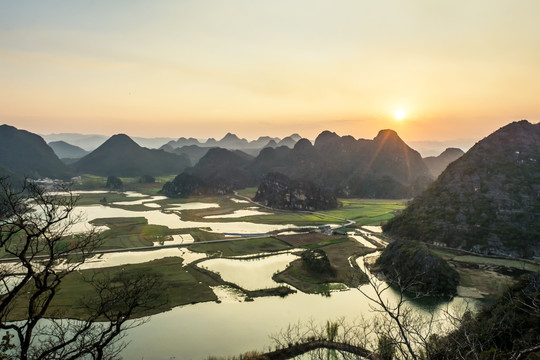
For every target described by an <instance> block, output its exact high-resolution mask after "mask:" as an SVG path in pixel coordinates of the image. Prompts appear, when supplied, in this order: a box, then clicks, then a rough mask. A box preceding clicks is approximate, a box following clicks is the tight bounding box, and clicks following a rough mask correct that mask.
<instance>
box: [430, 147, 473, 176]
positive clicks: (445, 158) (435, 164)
mask: <svg viewBox="0 0 540 360" xmlns="http://www.w3.org/2000/svg"><path fill="white" fill-rule="evenodd" d="M463 154H465V153H464V152H463V150H461V149H457V148H448V149H446V150H444V151H443V152H442V153H441V154H440V155H439V156H428V157H425V158H424V163H425V164H426V166H427V167H428V169H429V171H430V172H431V175H433V177H434V178H437V177H438V176H439V175H440V174H441V173H442V172H443V171H444V169H446V167H447V166H448V164H450V163H451V162H452V161H455V160H457V159H459V158H460V157H461V156H463Z"/></svg>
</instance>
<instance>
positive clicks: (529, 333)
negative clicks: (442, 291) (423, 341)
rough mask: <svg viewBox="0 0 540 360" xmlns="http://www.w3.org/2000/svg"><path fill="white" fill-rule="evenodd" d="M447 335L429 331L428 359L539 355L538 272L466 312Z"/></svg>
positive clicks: (539, 290)
mask: <svg viewBox="0 0 540 360" xmlns="http://www.w3.org/2000/svg"><path fill="white" fill-rule="evenodd" d="M458 322H459V326H458V328H457V329H456V330H455V331H452V332H451V333H450V334H448V335H446V336H439V335H435V334H434V335H432V336H431V338H430V341H429V342H428V344H427V353H428V354H429V359H430V360H439V359H440V360H444V359H457V358H464V359H494V360H498V359H501V360H503V359H504V360H506V359H529V360H533V359H539V358H540V276H539V275H538V274H533V275H530V276H526V277H524V278H522V280H521V281H520V282H519V283H518V284H517V285H516V286H514V287H512V288H510V289H509V290H508V291H506V292H505V293H504V294H503V296H501V297H500V299H499V300H498V301H497V302H496V303H495V304H493V305H491V306H487V307H485V308H483V309H482V310H481V311H480V312H479V313H478V314H476V315H473V314H471V313H466V314H465V316H464V317H463V318H462V319H458Z"/></svg>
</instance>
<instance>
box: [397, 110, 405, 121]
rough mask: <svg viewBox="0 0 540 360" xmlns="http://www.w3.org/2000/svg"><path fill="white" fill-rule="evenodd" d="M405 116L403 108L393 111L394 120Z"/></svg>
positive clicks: (399, 119)
mask: <svg viewBox="0 0 540 360" xmlns="http://www.w3.org/2000/svg"><path fill="white" fill-rule="evenodd" d="M406 116H407V113H406V112H405V110H404V109H397V110H396V111H395V112H394V117H395V118H396V120H398V121H401V120H403V119H405V117H406Z"/></svg>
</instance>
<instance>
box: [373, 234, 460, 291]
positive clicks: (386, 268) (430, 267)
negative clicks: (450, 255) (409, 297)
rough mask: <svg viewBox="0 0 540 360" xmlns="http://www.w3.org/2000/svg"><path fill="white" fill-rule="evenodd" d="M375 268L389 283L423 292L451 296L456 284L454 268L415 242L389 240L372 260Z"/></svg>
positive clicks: (456, 277)
mask: <svg viewBox="0 0 540 360" xmlns="http://www.w3.org/2000/svg"><path fill="white" fill-rule="evenodd" d="M375 270H376V271H378V272H380V273H382V274H384V275H385V278H386V279H387V281H389V282H390V283H393V284H396V285H398V286H400V287H402V288H403V289H405V290H406V291H409V292H414V293H417V294H423V295H433V296H454V295H455V294H456V292H457V285H458V283H459V274H458V273H457V271H456V270H455V269H454V268H452V267H451V266H450V265H448V263H446V261H444V260H443V259H441V258H440V257H439V256H438V255H436V254H434V253H433V252H431V251H430V250H429V249H428V248H427V247H426V245H424V244H422V243H419V242H416V241H407V240H400V241H395V242H393V243H390V244H389V245H388V246H387V247H386V249H384V251H383V252H382V254H381V256H379V258H378V259H377V261H376V262H375Z"/></svg>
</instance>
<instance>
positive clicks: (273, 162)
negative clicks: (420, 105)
mask: <svg viewBox="0 0 540 360" xmlns="http://www.w3.org/2000/svg"><path fill="white" fill-rule="evenodd" d="M5 127H6V129H11V131H15V132H16V133H17V134H19V135H20V136H22V135H21V134H24V138H25V139H26V138H28V139H29V138H32V139H33V140H32V141H31V142H39V143H41V145H40V146H43V145H44V144H43V143H44V141H43V139H42V138H41V137H39V136H37V135H35V134H31V133H28V132H25V131H22V130H17V129H15V128H13V127H9V126H5ZM30 135H33V136H30ZM60 135H62V134H59V135H58V136H60ZM67 135H69V137H71V139H72V140H77V141H79V142H81V141H83V140H84V141H87V143H88V142H89V141H94V142H96V141H98V140H99V141H101V140H103V139H101V138H99V137H98V136H95V135H92V136H89V137H86V138H84V137H83V138H82V137H81V136H80V135H78V134H63V135H62V136H67ZM19 142H20V143H21V142H22V141H19ZM6 143H7V142H6ZM189 144H191V145H189ZM196 144H198V145H196ZM173 145H174V146H176V145H182V146H181V147H176V148H175V147H173ZM201 145H204V146H201ZM45 146H46V144H45ZM205 146H208V147H205ZM255 146H259V147H260V148H255ZM261 146H262V147H261ZM225 147H228V148H225ZM238 147H245V149H244V150H238V149H235V148H238ZM34 148H35V149H37V147H34ZM51 148H52V149H54V150H55V151H56V154H55V153H53V152H52V150H51ZM17 149H18V148H17V147H16V146H11V147H7V148H5V151H4V154H3V155H4V157H7V156H8V155H9V156H10V157H11V158H12V159H18V158H19V157H20V154H21V152H20V151H19V150H17ZM25 149H26V150H25V151H27V152H26V153H25V154H26V155H25V156H24V159H23V160H22V161H21V164H22V163H24V162H25V161H30V160H27V159H38V158H39V157H40V156H43V154H48V155H47V156H48V160H47V161H48V162H49V163H51V164H52V163H55V164H56V165H54V166H52V165H51V166H47V169H48V171H43V170H42V169H41V168H40V167H39V166H38V165H41V164H43V163H47V161H39V164H35V166H29V167H27V168H26V169H22V168H19V167H18V166H19V165H20V164H17V161H15V162H11V163H10V162H7V161H4V162H0V174H7V175H12V174H19V175H20V174H24V175H27V176H31V177H36V176H41V177H43V176H48V177H56V178H66V177H69V176H71V175H75V174H84V173H88V174H94V175H100V176H119V177H140V176H143V175H150V176H159V175H170V174H171V173H172V174H174V173H177V174H178V173H182V172H184V171H185V172H186V173H187V174H189V175H190V176H191V177H190V178H189V181H191V182H193V179H195V180H196V181H195V182H199V183H201V184H203V183H204V186H205V187H206V188H208V189H219V191H230V190H232V189H237V188H240V187H245V186H258V185H259V184H260V183H261V181H262V179H263V177H264V176H265V175H266V174H268V173H278V174H283V175H286V176H287V177H289V178H290V179H291V181H297V182H298V181H299V182H306V181H308V182H311V183H313V184H314V186H316V187H318V188H321V189H325V190H329V191H331V192H332V193H334V194H335V195H337V196H342V197H347V196H361V197H371V198H377V197H380V198H404V197H411V196H413V195H415V194H417V193H418V192H419V191H421V190H422V189H424V188H425V187H426V186H427V184H429V183H430V182H431V181H432V175H431V173H430V170H429V169H428V167H427V166H426V165H425V162H424V161H423V160H422V158H421V156H420V154H419V153H418V152H416V151H415V150H413V149H411V148H410V147H409V146H407V144H405V142H403V140H401V138H400V137H399V136H398V135H397V133H395V132H394V131H392V130H382V131H380V132H379V134H378V135H377V136H376V137H375V138H374V139H372V140H368V139H358V140H357V139H355V138H353V137H352V136H343V137H341V136H338V135H337V134H335V133H333V132H330V131H324V132H323V133H321V134H320V135H319V136H318V137H317V138H316V139H315V141H314V143H312V141H310V140H307V139H302V138H300V136H299V135H298V134H293V135H291V136H288V137H286V138H284V139H277V138H271V137H264V136H263V137H260V138H259V139H257V140H255V141H251V142H249V141H247V140H246V139H240V138H238V137H237V136H236V135H234V134H231V133H228V134H227V135H226V136H225V137H223V138H222V139H221V140H219V141H216V140H213V139H209V140H207V141H206V142H204V143H201V142H200V141H198V140H196V139H193V138H191V139H185V138H180V139H178V140H175V141H172V142H169V143H168V144H167V145H164V146H163V147H162V150H156V149H147V148H144V147H141V146H140V145H138V144H137V143H136V142H135V141H134V140H133V139H131V138H130V137H128V136H127V135H123V134H119V135H114V136H112V137H111V138H109V139H107V140H105V141H104V142H103V143H102V144H101V145H100V146H98V148H97V149H95V150H94V151H92V152H90V153H87V152H86V151H85V150H84V149H83V148H81V147H77V146H75V145H73V144H70V143H67V142H65V141H52V142H51V143H50V146H46V150H45V149H44V148H42V150H41V151H38V150H35V152H30V149H32V147H28V146H27V147H25ZM165 150H167V151H165ZM449 151H450V150H449ZM38 152H39V154H38ZM450 152H451V153H452V154H453V155H456V154H458V153H459V150H456V151H453V150H452V151H450ZM447 155H448V154H443V155H442V156H441V157H440V158H435V159H433V162H434V164H437V166H439V167H443V166H445V164H446V163H448V162H450V160H452V159H453V158H452V156H447ZM59 157H61V158H63V159H64V161H66V163H69V164H70V166H69V167H67V166H65V165H64V164H61V162H59V159H58V158H59ZM68 160H69V161H68ZM32 161H33V160H32ZM428 161H429V160H428ZM58 163H60V164H61V165H58ZM441 164H442V165H441ZM190 165H193V166H190ZM181 179H182V178H179V179H178V180H177V181H176V183H177V184H176V187H177V188H182V186H181V184H179V183H178V182H179V181H181ZM186 179H188V178H187V177H186ZM197 179H198V180H197ZM170 189H172V188H170ZM226 189H228V190H226ZM170 193H171V194H174V191H171V192H170Z"/></svg>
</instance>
